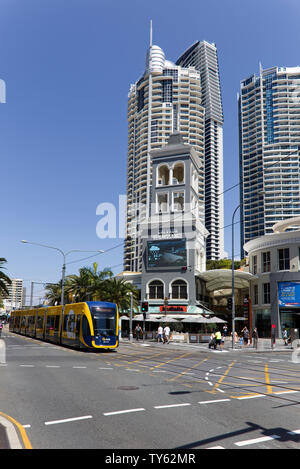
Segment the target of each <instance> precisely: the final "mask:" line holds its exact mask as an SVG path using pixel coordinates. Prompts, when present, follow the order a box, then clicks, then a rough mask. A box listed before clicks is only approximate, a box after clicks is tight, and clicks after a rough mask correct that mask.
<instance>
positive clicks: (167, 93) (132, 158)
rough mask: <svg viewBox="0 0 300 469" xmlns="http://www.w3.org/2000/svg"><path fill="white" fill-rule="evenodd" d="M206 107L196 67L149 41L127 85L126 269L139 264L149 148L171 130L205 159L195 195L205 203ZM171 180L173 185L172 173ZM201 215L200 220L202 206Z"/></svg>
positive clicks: (147, 211) (148, 187)
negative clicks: (142, 64)
mask: <svg viewBox="0 0 300 469" xmlns="http://www.w3.org/2000/svg"><path fill="white" fill-rule="evenodd" d="M204 112H205V110H204V107H203V105H202V92H201V80H200V72H199V71H197V70H196V69H195V68H194V67H190V68H183V67H180V66H179V65H175V64H174V63H172V62H170V61H168V60H166V58H165V54H164V52H163V50H162V49H161V48H160V47H158V46H154V45H153V46H151V47H150V49H149V51H148V53H147V59H146V69H145V73H144V74H143V76H142V77H141V78H140V79H139V81H138V82H137V83H135V84H134V85H131V88H130V93H129V99H128V162H127V222H126V239H125V251H124V269H125V270H126V271H141V269H142V258H141V256H142V243H141V236H140V233H139V227H140V221H141V220H142V219H144V218H147V217H149V214H150V200H151V174H152V168H151V165H152V163H151V156H150V151H152V150H156V149H160V148H162V147H163V146H164V145H166V144H167V141H168V138H169V136H170V134H172V133H173V132H175V131H179V132H180V133H181V135H182V136H183V138H184V141H185V143H187V144H190V145H193V147H194V149H195V151H196V152H197V154H198V156H199V158H200V160H201V161H202V163H203V164H202V166H201V170H200V172H199V177H198V181H199V183H198V194H197V195H198V200H199V206H201V207H204V200H205V186H204V184H205V182H204V139H205V135H204V133H205V127H204ZM173 179H174V184H175V183H176V182H175V179H176V175H175V174H174V175H173ZM162 183H163V181H162ZM177 184H179V180H178V178H177ZM199 217H200V220H201V221H202V222H204V211H202V213H199Z"/></svg>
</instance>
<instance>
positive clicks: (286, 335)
mask: <svg viewBox="0 0 300 469" xmlns="http://www.w3.org/2000/svg"><path fill="white" fill-rule="evenodd" d="M282 338H283V342H284V345H288V333H287V330H286V329H285V328H284V329H283V334H282Z"/></svg>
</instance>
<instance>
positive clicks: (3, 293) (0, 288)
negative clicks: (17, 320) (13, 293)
mask: <svg viewBox="0 0 300 469" xmlns="http://www.w3.org/2000/svg"><path fill="white" fill-rule="evenodd" d="M6 262H7V260H6V259H5V258H4V257H0V297H1V298H5V297H7V296H8V295H9V291H8V285H11V279H10V278H9V277H8V276H7V275H6V274H5V273H4V272H3V271H2V269H4V268H5V267H4V264H6Z"/></svg>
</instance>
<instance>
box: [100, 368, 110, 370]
mask: <svg viewBox="0 0 300 469" xmlns="http://www.w3.org/2000/svg"><path fill="white" fill-rule="evenodd" d="M98 370H113V368H98Z"/></svg>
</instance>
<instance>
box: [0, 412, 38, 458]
mask: <svg viewBox="0 0 300 469" xmlns="http://www.w3.org/2000/svg"><path fill="white" fill-rule="evenodd" d="M0 415H2V417H4V418H6V419H8V420H10V422H12V423H13V424H14V425H15V426H16V427H17V428H18V430H19V432H20V435H21V437H22V440H23V444H24V447H25V449H32V446H31V443H30V441H29V438H28V436H27V434H26V432H25V430H24V427H23V426H22V425H21V424H20V423H19V422H17V421H16V420H15V419H13V418H12V417H10V416H9V415H6V414H4V413H3V412H0Z"/></svg>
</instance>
